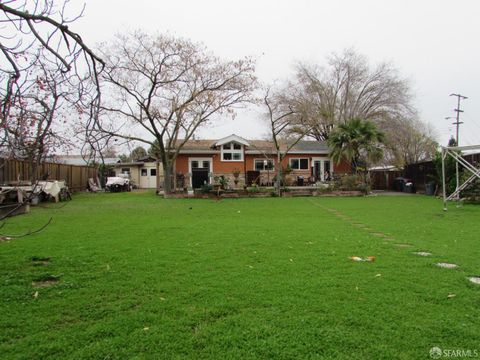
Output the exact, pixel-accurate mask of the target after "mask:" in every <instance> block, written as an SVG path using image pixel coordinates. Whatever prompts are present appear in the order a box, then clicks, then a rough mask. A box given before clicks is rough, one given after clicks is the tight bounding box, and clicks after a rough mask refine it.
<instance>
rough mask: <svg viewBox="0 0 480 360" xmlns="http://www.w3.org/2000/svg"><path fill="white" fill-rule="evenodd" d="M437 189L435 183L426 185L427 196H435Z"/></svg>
mask: <svg viewBox="0 0 480 360" xmlns="http://www.w3.org/2000/svg"><path fill="white" fill-rule="evenodd" d="M435 187H436V184H435V183H433V182H431V183H428V184H425V195H429V196H432V195H435Z"/></svg>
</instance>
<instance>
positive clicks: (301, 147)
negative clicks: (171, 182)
mask: <svg viewBox="0 0 480 360" xmlns="http://www.w3.org/2000/svg"><path fill="white" fill-rule="evenodd" d="M286 147H287V144H286V143H283V144H281V149H285V148H286ZM276 162H277V155H276V151H275V148H274V145H273V142H272V141H265V140H246V139H244V138H242V137H240V136H237V135H234V134H233V135H230V136H227V137H225V138H222V139H218V140H189V141H187V143H186V144H185V146H184V147H183V148H182V149H181V150H180V152H179V155H178V157H177V159H176V163H175V169H174V173H175V174H177V177H178V176H181V177H182V178H183V179H184V184H183V185H184V186H183V187H192V188H200V187H201V186H202V185H203V184H211V183H213V182H214V181H215V178H217V177H220V176H224V177H225V178H226V179H227V180H228V183H229V185H230V186H232V187H242V186H243V185H251V184H252V183H256V184H258V185H271V184H273V182H274V177H275V165H276ZM282 166H283V167H285V168H286V167H288V168H289V169H291V172H290V173H289V174H288V175H287V176H286V183H287V185H297V184H301V183H302V182H303V183H306V182H307V181H308V182H317V181H325V180H328V178H331V177H332V176H333V174H334V173H335V174H343V173H348V172H349V171H350V165H349V164H347V163H340V164H339V165H337V164H334V162H333V161H332V160H331V158H330V157H329V150H328V146H327V145H326V143H324V142H318V141H300V142H298V143H297V144H296V145H295V146H294V147H293V148H292V149H291V150H290V151H289V152H288V154H287V156H286V157H285V159H284V160H283V163H282ZM235 175H237V177H236V176H235ZM177 184H178V181H177Z"/></svg>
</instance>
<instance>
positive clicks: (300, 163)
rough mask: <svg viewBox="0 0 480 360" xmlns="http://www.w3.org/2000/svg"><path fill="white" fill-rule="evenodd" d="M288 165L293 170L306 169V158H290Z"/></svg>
mask: <svg viewBox="0 0 480 360" xmlns="http://www.w3.org/2000/svg"><path fill="white" fill-rule="evenodd" d="M290 167H291V168H292V169H293V170H308V159H307V158H305V159H290Z"/></svg>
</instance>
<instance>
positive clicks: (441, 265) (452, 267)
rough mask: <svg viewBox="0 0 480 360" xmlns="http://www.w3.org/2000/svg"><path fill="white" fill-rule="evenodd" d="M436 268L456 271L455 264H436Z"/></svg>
mask: <svg viewBox="0 0 480 360" xmlns="http://www.w3.org/2000/svg"><path fill="white" fill-rule="evenodd" d="M435 265H437V266H438V267H441V268H444V269H456V268H458V265H457V264H451V263H436V264H435Z"/></svg>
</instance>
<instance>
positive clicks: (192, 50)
mask: <svg viewBox="0 0 480 360" xmlns="http://www.w3.org/2000/svg"><path fill="white" fill-rule="evenodd" d="M101 52H102V54H103V57H104V59H105V60H106V67H105V71H104V73H103V75H102V78H103V79H104V80H105V82H106V84H107V85H106V86H107V87H108V88H109V90H111V91H112V94H114V96H113V97H112V98H110V99H107V105H105V106H104V107H103V110H104V111H105V112H106V113H105V116H102V117H101V118H100V121H99V122H98V123H97V124H96V130H97V131H98V132H100V133H103V134H108V135H111V136H115V137H117V138H121V139H125V140H128V141H138V142H142V143H145V144H149V145H150V146H151V147H153V149H154V150H155V151H154V152H153V153H155V154H157V156H158V157H159V160H160V161H161V163H162V166H163V171H164V179H165V181H164V190H165V192H166V193H169V192H171V190H172V186H171V183H172V180H173V165H174V162H175V159H176V158H177V156H178V154H179V151H180V150H181V149H182V147H183V146H184V145H185V143H186V142H187V141H188V140H189V139H190V138H191V137H192V136H193V134H194V133H195V131H196V130H197V129H198V128H199V127H201V126H202V125H204V124H206V123H207V122H208V121H209V120H210V119H211V118H212V117H213V116H216V115H220V114H230V115H234V108H235V107H236V106H238V105H240V104H242V103H245V102H248V101H250V100H251V97H250V94H251V91H252V90H253V88H254V86H255V82H256V79H255V77H254V64H253V62H252V61H251V60H249V59H243V60H238V61H221V60H220V59H219V58H217V57H215V56H213V55H212V54H210V53H209V52H208V51H207V50H206V49H205V48H204V47H203V46H202V45H200V44H195V43H192V42H190V41H188V40H183V39H176V38H174V37H171V36H165V35H155V36H151V35H148V34H146V33H143V32H140V31H137V32H134V33H130V34H128V35H117V36H116V38H115V39H114V41H113V42H112V43H111V44H104V45H102V50H101Z"/></svg>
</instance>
